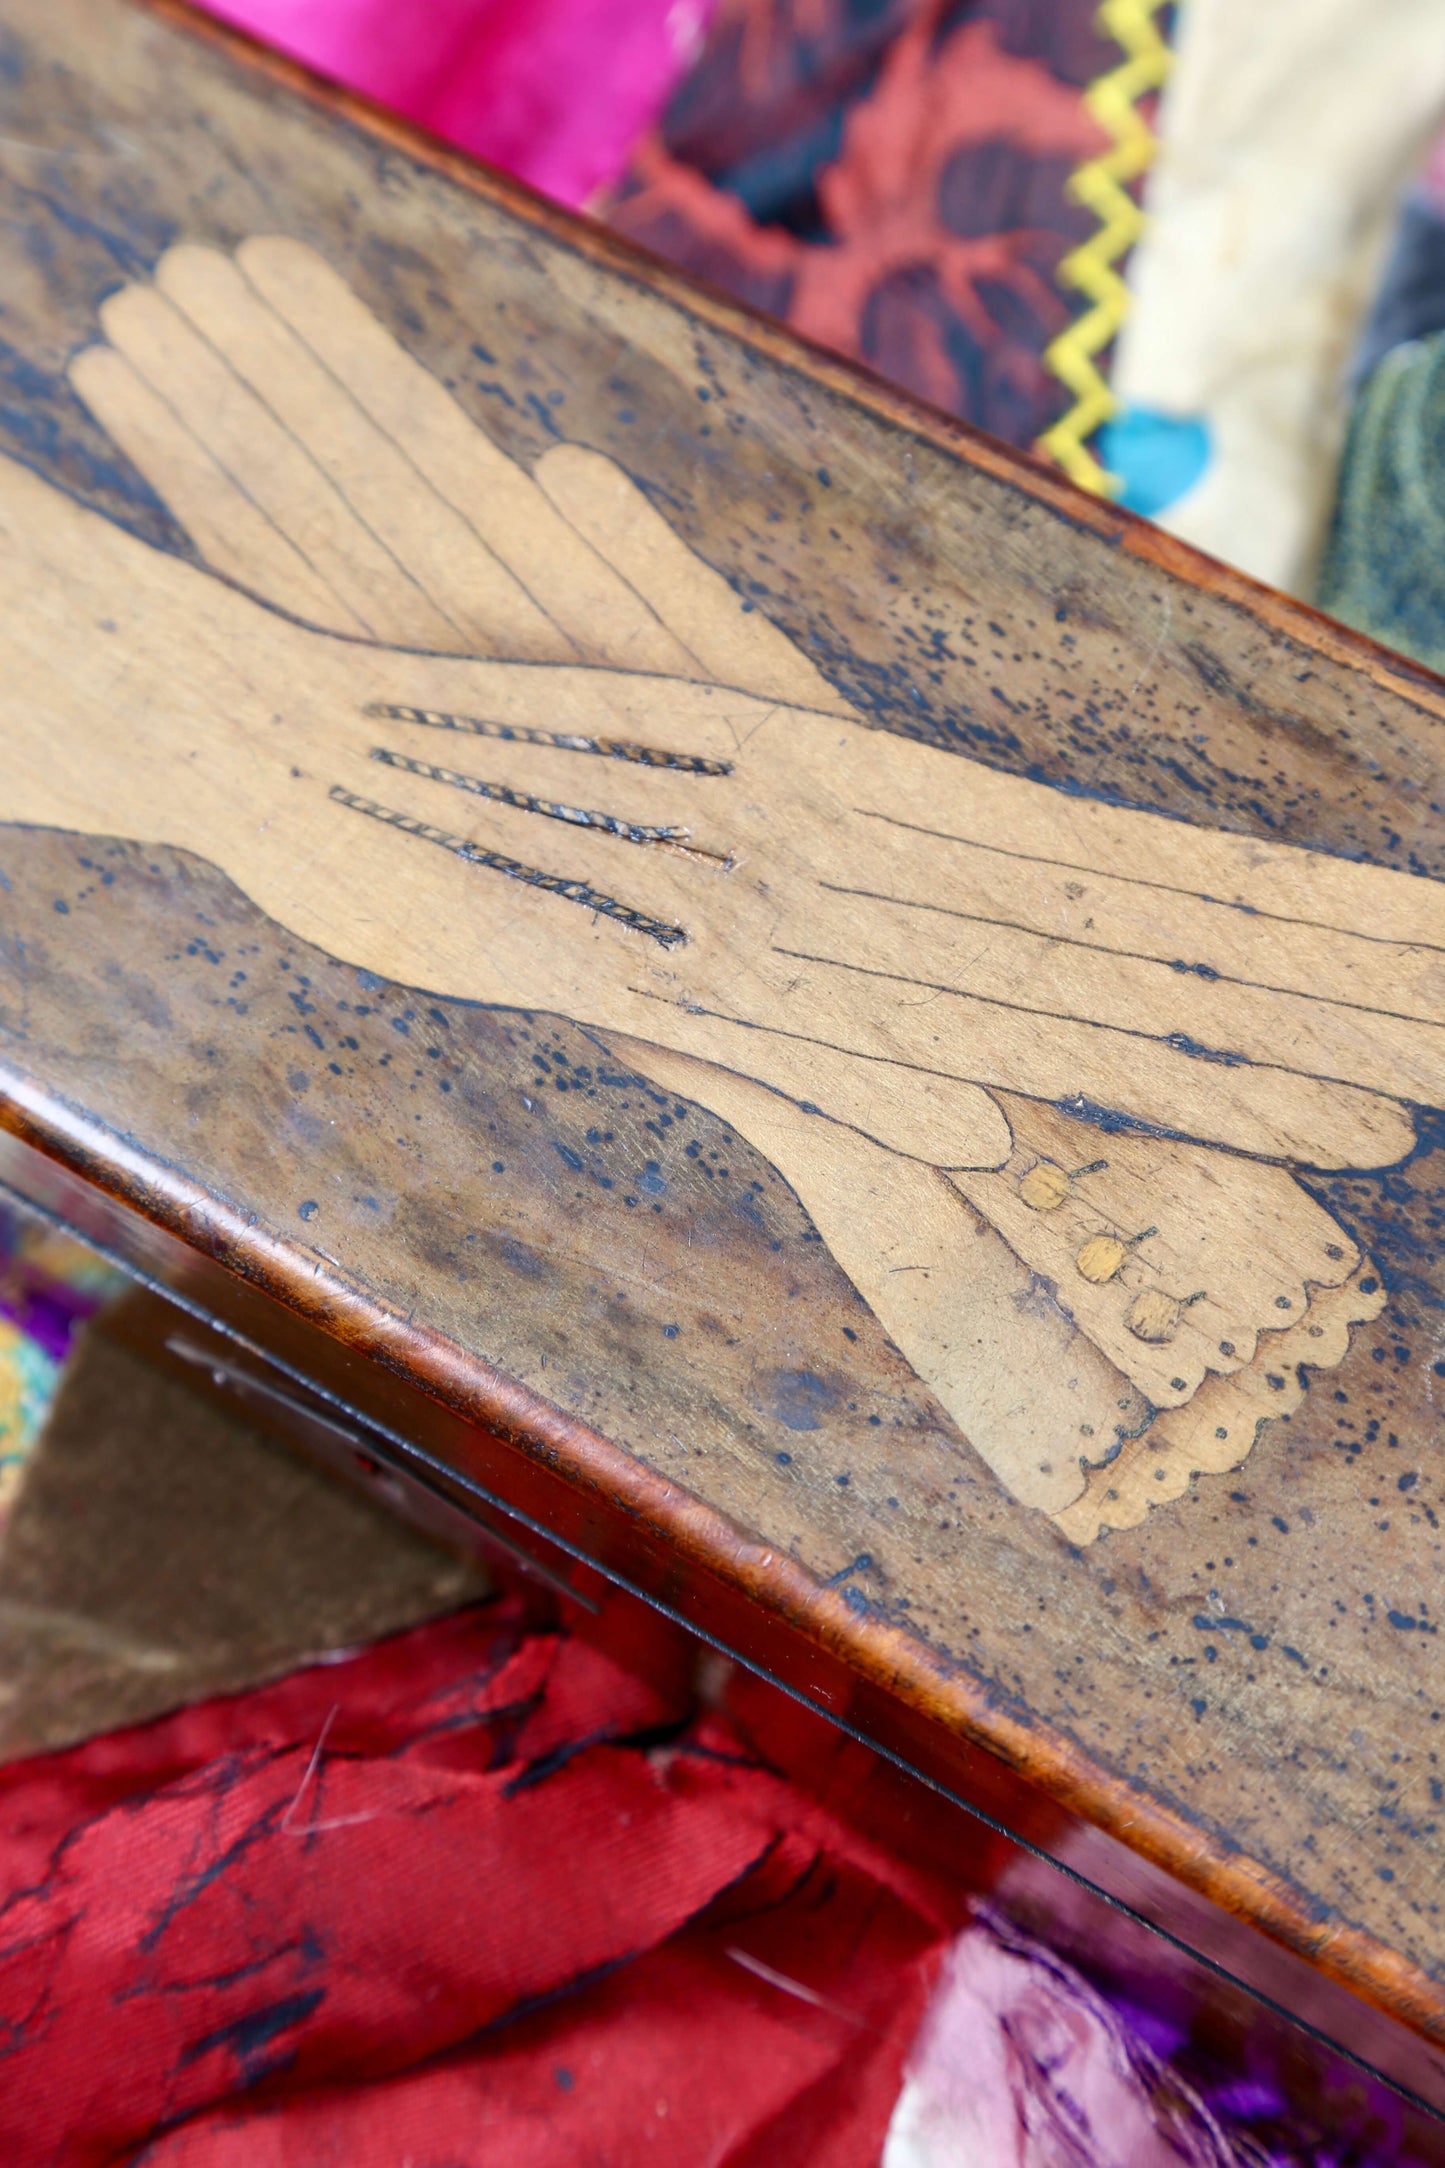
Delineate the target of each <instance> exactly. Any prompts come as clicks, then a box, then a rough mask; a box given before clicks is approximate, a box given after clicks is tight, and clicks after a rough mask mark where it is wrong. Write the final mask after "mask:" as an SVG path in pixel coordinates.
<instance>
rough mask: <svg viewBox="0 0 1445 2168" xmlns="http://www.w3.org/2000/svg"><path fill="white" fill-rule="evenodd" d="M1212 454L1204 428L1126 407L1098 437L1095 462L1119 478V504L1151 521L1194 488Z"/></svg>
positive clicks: (1186, 418) (1188, 418)
mask: <svg viewBox="0 0 1445 2168" xmlns="http://www.w3.org/2000/svg"><path fill="white" fill-rule="evenodd" d="M1212 448H1213V447H1212V445H1211V442H1210V435H1209V424H1208V423H1207V422H1205V421H1203V420H1201V419H1199V418H1198V417H1197V416H1196V415H1193V414H1158V413H1155V412H1154V411H1153V409H1152V408H1150V407H1126V408H1125V409H1124V411H1123V413H1122V414H1118V415H1116V416H1115V418H1114V420H1113V421H1111V422H1108V423H1106V425H1105V427H1104V428H1103V430H1102V431H1101V432H1100V436H1099V457H1100V458H1101V459H1102V460H1103V462H1104V465H1105V467H1106V468H1107V470H1108V472H1109V473H1110V474H1114V475H1117V476H1118V478H1119V482H1120V485H1121V486H1120V490H1119V502H1120V503H1121V504H1125V505H1127V506H1128V507H1129V510H1130V511H1131V512H1142V513H1143V514H1144V516H1145V518H1146V519H1157V518H1158V517H1159V514H1160V513H1161V512H1167V511H1168V509H1169V507H1170V505H1171V504H1177V503H1178V501H1179V499H1180V498H1181V497H1182V496H1183V495H1184V494H1185V492H1186V491H1188V490H1191V489H1192V488H1193V487H1194V484H1195V483H1196V482H1197V481H1198V480H1199V477H1200V476H1201V475H1202V474H1203V472H1204V470H1205V468H1206V467H1207V466H1208V465H1209V459H1210V453H1211V451H1212Z"/></svg>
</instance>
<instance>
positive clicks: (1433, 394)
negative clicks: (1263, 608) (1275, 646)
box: [1317, 332, 1445, 672]
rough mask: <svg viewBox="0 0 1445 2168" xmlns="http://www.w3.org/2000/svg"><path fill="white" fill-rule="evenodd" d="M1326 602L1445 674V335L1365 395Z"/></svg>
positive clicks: (1419, 346) (1338, 516) (1344, 481)
mask: <svg viewBox="0 0 1445 2168" xmlns="http://www.w3.org/2000/svg"><path fill="white" fill-rule="evenodd" d="M1317 600H1318V602H1319V605H1320V608H1321V609H1322V610H1328V611H1329V613H1330V615H1331V616H1332V617H1338V618H1341V619H1343V621H1344V622H1345V624H1347V625H1353V626H1355V627H1356V628H1357V630H1358V631H1360V632H1367V633H1369V634H1370V635H1371V637H1372V638H1374V639H1376V640H1381V641H1383V642H1384V643H1385V645H1386V646H1387V647H1393V648H1398V649H1399V650H1400V652H1401V653H1402V654H1406V655H1411V656H1413V657H1414V659H1415V660H1416V661H1417V662H1422V663H1424V664H1425V666H1426V667H1427V668H1428V669H1431V670H1439V671H1442V672H1445V332H1436V333H1435V334H1434V335H1433V336H1432V337H1430V338H1428V339H1418V340H1412V341H1410V343H1409V344H1408V345H1405V346H1397V347H1396V348H1395V349H1394V350H1393V352H1391V353H1389V354H1387V355H1386V356H1385V358H1384V360H1383V361H1382V362H1381V363H1380V364H1379V366H1378V367H1377V368H1376V369H1375V370H1374V371H1373V373H1372V374H1371V376H1370V378H1369V381H1368V383H1367V384H1366V385H1365V388H1364V390H1363V392H1362V393H1361V394H1360V398H1359V400H1358V402H1357V404H1356V407H1355V412H1354V417H1353V419H1352V421H1351V424H1350V433H1349V440H1348V442H1347V444H1346V446H1345V457H1344V464H1343V466H1342V468H1341V473H1340V488H1339V496H1338V500H1337V503H1336V507H1335V518H1334V525H1333V529H1332V531H1331V534H1330V539H1329V543H1328V546H1327V548H1326V551H1325V556H1324V562H1323V564H1322V566H1321V568H1320V579H1319V591H1318V595H1317Z"/></svg>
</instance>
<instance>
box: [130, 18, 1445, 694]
mask: <svg viewBox="0 0 1445 2168" xmlns="http://www.w3.org/2000/svg"><path fill="white" fill-rule="evenodd" d="M124 4H125V5H126V6H128V7H129V8H131V9H132V10H133V11H136V12H139V13H141V14H144V15H150V16H153V17H155V18H157V19H158V20H160V21H162V22H164V23H166V24H167V25H168V26H169V27H170V28H172V29H174V30H177V31H181V32H183V33H187V34H189V35H190V36H192V37H195V38H198V39H199V40H201V42H202V43H204V44H206V45H209V46H211V47H213V48H214V49H215V50H217V51H218V52H220V53H222V54H223V55H225V56H226V57H227V58H229V59H230V60H233V61H235V62H237V63H239V64H241V65H242V66H244V67H246V68H248V69H250V70H251V71H252V73H253V74H258V75H260V76H263V77H264V78H265V79H266V80H267V81H268V82H270V83H272V84H274V85H275V86H276V87H277V88H278V89H280V90H284V91H288V92H290V93H291V94H292V95H293V96H295V97H298V98H300V99H302V100H304V101H305V102H307V103H309V104H311V105H313V106H317V107H319V108H321V109H322V110H323V111H324V112H326V113H327V114H329V115H330V116H332V117H333V118H335V119H337V120H340V121H342V122H344V123H345V124H347V125H348V126H350V127H352V128H355V129H358V130H360V131H361V132H362V133H363V134H366V135H369V136H372V137H375V138H377V139H379V140H380V141H382V142H383V143H385V144H386V145H387V146H388V148H389V149H392V150H395V151H398V152H400V153H402V155H404V156H405V157H406V158H408V159H410V160H412V161H413V162H414V163H416V164H417V165H421V166H426V167H428V168H429V169H430V170H431V171H432V172H434V173H438V174H440V175H442V176H443V178H444V179H446V180H447V181H449V182H451V183H452V184H453V185H454V186H455V187H457V188H460V189H463V190H465V191H466V192H467V193H468V194H470V195H473V196H479V197H481V198H482V199H483V200H484V201H486V202H488V203H491V204H494V205H496V206H497V207H498V208H499V209H501V210H503V211H506V212H507V213H508V214H509V215H510V216H512V217H513V218H516V219H518V220H520V221H521V222H522V223H524V224H526V225H529V226H532V227H534V228H535V229H536V230H538V231H539V232H541V233H544V234H545V235H546V236H547V238H548V240H550V241H552V242H554V243H556V244H557V245H558V246H560V247H563V248H566V249H568V250H570V251H571V253H573V254H574V255H579V256H584V257H586V258H587V260H588V261H589V262H591V263H593V264H598V265H602V266H604V267H605V268H606V269H607V270H608V271H610V272H612V273H613V274H614V275H615V276H617V277H619V278H622V279H625V280H627V281H628V282H629V283H630V284H632V285H634V286H639V287H644V288H646V289H648V290H649V291H651V292H652V293H655V294H657V295H659V296H660V297H661V298H662V299H663V300H665V301H668V302H670V303H672V304H673V305H674V306H675V307H678V308H681V309H685V310H686V312H687V313H688V314H689V315H690V316H694V317H696V318H698V319H699V320H700V321H702V322H703V323H706V324H707V325H708V326H709V327H710V328H711V329H713V330H716V331H720V332H722V333H724V334H725V335H726V336H727V337H729V338H731V339H734V340H736V341H737V343H738V344H739V345H741V346H743V347H745V348H747V350H748V351H749V352H750V353H752V354H755V355H757V356H759V357H760V358H763V359H766V360H767V361H768V362H769V363H771V364H772V365H773V366H774V367H775V368H777V369H779V370H781V371H783V372H784V373H786V374H789V375H794V376H799V375H800V376H804V377H806V378H807V379H808V381H809V382H811V383H814V384H821V385H824V386H826V388H827V389H828V390H829V391H831V392H833V393H835V394H837V395H838V396H839V397H841V398H844V399H847V400H849V401H851V403H852V404H853V405H854V406H857V407H860V408H862V409H863V410H865V411H866V412H868V413H870V414H873V415H875V416H877V417H878V418H879V419H881V420H883V421H886V422H888V423H890V424H891V425H892V426H893V427H894V428H896V429H899V430H902V431H904V432H905V433H906V434H908V435H910V436H912V437H915V438H917V439H919V440H921V441H923V442H925V443H927V444H929V445H931V446H933V447H935V448H937V449H940V450H943V451H946V452H949V453H951V454H952V455H953V456H954V457H955V458H958V459H961V460H963V461H964V462H965V463H966V464H967V465H969V466H971V467H974V468H976V469H977V470H978V471H979V472H980V473H983V474H987V475H988V476H990V478H991V479H993V480H995V481H1001V482H1007V483H1009V484H1010V485H1011V486H1012V487H1013V488H1015V489H1016V490H1018V491H1019V492H1020V493H1021V494H1023V495H1024V496H1027V497H1029V498H1031V499H1033V501H1034V502H1036V503H1038V504H1040V505H1044V506H1047V508H1048V509H1049V510H1050V511H1051V512H1054V513H1056V514H1057V515H1058V516H1059V517H1060V518H1062V519H1065V520H1067V521H1069V523H1070V524H1071V525H1073V526H1075V527H1080V528H1083V529H1085V530H1086V531H1087V532H1089V533H1090V534H1093V535H1096V536H1097V537H1098V538H1099V539H1100V540H1101V541H1103V542H1105V543H1108V544H1109V545H1111V546H1112V547H1114V548H1117V549H1121V550H1123V551H1124V552H1125V553H1126V554H1127V555H1129V556H1131V557H1136V558H1139V559H1141V560H1142V561H1143V562H1145V563H1146V564H1152V565H1154V566H1156V567H1157V568H1158V569H1159V570H1160V571H1161V572H1166V573H1168V574H1170V575H1171V576H1172V577H1174V578H1176V579H1180V580H1183V581H1185V582H1186V583H1187V584H1188V585H1190V586H1192V587H1197V588H1200V589H1201V590H1203V591H1204V592H1206V593H1208V594H1211V595H1212V596H1214V597H1215V599H1216V600H1219V601H1223V602H1226V603H1228V604H1230V605H1232V606H1233V607H1235V608H1237V609H1239V610H1241V611H1243V612H1244V613H1245V614H1246V615H1248V616H1250V617H1253V618H1255V619H1256V620H1257V621H1258V622H1259V623H1260V624H1262V625H1264V626H1266V627H1267V628H1268V629H1269V630H1270V631H1271V632H1274V633H1277V634H1281V635H1283V636H1284V637H1286V638H1288V639H1292V640H1294V641H1296V642H1298V643H1299V644H1301V645H1302V646H1304V647H1307V648H1309V649H1311V650H1312V651H1314V652H1315V653H1317V654H1320V655H1324V656H1326V657H1328V659H1329V660H1330V661H1332V662H1334V663H1337V664H1339V665H1340V666H1342V667H1343V668H1345V669H1348V670H1353V671H1355V672H1357V673H1358V674H1359V675H1360V676H1362V677H1364V678H1367V679H1368V680H1369V681H1370V682H1371V683H1372V684H1375V685H1378V686H1380V687H1381V688H1382V690H1385V691H1388V692H1391V693H1393V694H1395V695H1396V696H1397V697H1398V698H1399V699H1401V700H1404V701H1407V702H1409V703H1410V705H1411V706H1413V707H1414V708H1416V709H1417V710H1418V711H1419V712H1420V713H1421V714H1422V715H1427V716H1429V717H1431V718H1432V719H1433V720H1437V721H1442V722H1445V677H1442V676H1439V675H1437V674H1436V673H1435V672H1434V671H1432V670H1427V669H1426V668H1425V667H1424V666H1423V665H1422V664H1418V663H1415V662H1412V661H1410V660H1409V658H1407V657H1406V656H1403V655H1399V654H1396V653H1395V652H1394V651H1393V650H1392V649H1390V648H1387V647H1384V646H1382V645H1381V644H1380V643H1379V642H1378V641H1375V640H1372V639H1369V638H1368V637H1367V636H1366V635H1365V634H1363V633H1358V632H1355V631H1353V630H1351V628H1350V627H1348V626H1345V625H1341V624H1339V623H1338V622H1337V621H1336V620H1335V619H1333V618H1331V617H1327V616H1326V615H1325V614H1324V612H1323V611H1321V610H1317V609H1315V608H1313V607H1312V606H1311V605H1310V604H1308V603H1304V602H1300V601H1297V600H1296V599H1295V598H1294V597H1293V596H1290V595H1285V594H1282V593H1281V592H1280V591H1279V590H1278V589H1277V588H1273V587H1269V586H1267V585H1266V584H1265V583H1264V582H1263V581H1261V580H1256V579H1254V578H1252V577H1251V576H1250V575H1249V574H1248V573H1245V572H1240V571H1237V570H1236V569H1235V568H1234V567H1233V566H1232V565H1228V564H1225V563H1224V562H1223V561H1222V560H1221V559H1220V558H1217V557H1211V556H1209V555H1208V554H1207V552H1205V551H1204V550H1200V549H1196V548H1195V546H1194V545H1193V544H1192V543H1189V542H1181V541H1179V540H1178V539H1177V538H1176V537H1175V536H1173V535H1171V534H1168V533H1166V532H1165V531H1164V529H1163V528H1161V527H1157V526H1155V525H1154V523H1153V522H1152V521H1151V520H1147V519H1144V518H1142V517H1141V516H1140V515H1139V514H1138V513H1135V512H1129V511H1125V510H1124V508H1123V507H1122V506H1120V505H1117V504H1114V503H1112V502H1111V501H1110V500H1109V499H1107V498H1103V497H1095V496H1091V495H1089V494H1088V493H1087V492H1086V491H1084V490H1081V489H1078V488H1076V487H1075V485H1074V484H1073V483H1072V482H1070V481H1068V480H1066V478H1065V477H1064V476H1063V475H1062V474H1061V473H1060V472H1059V470H1058V469H1057V468H1056V467H1054V466H1052V465H1050V464H1049V463H1048V462H1047V461H1045V460H1043V459H1041V458H1038V457H1036V456H1035V455H1034V454H1033V453H1030V452H1023V451H1019V450H1017V449H1016V448H1015V447H1014V446H1013V445H1010V444H1005V443H1004V442H1003V441H1002V440H1001V439H999V438H997V437H991V436H989V435H987V434H986V433H985V432H984V431H983V430H981V429H977V428H975V427H974V426H973V425H972V424H971V423H969V422H965V421H960V420H959V419H958V418H957V417H956V416H955V415H951V414H948V413H946V412H945V411H944V410H943V409H942V408H939V407H935V406H932V405H930V404H929V403H928V401H927V400H925V399H922V398H919V397H918V396H917V395H916V394H914V393H912V392H907V391H904V390H902V389H901V388H900V387H899V386H897V385H896V384H892V383H890V382H889V381H888V380H887V379H886V378H885V377H881V376H878V375H877V374H875V372H874V371H873V370H871V369H870V368H868V367H867V366H866V364H864V363H862V362H858V361H853V360H849V359H847V358H845V357H843V356H842V355H839V354H836V353H834V352H833V351H832V350H831V349H830V348H828V347H825V346H820V345H818V344H816V343H815V342H814V341H813V340H811V339H808V338H806V337H804V336H803V335H802V334H801V333H799V332H796V331H794V330H792V329H791V327H789V326H787V325H784V324H782V323H779V322H778V321H777V320H776V319H775V318H773V317H769V316H767V315H765V314H764V313H763V312H762V311H761V310H759V309H754V308H752V307H750V306H749V305H748V304H747V303H745V302H741V301H737V300H735V299H733V297H732V296H731V295H729V294H724V293H722V292H721V291H719V290H718V289H717V288H715V287H712V286H709V285H708V284H707V283H706V282H705V281H704V280H702V279H699V278H696V277H694V276H692V275H691V274H690V273H687V272H683V271H679V270H678V269H677V268H676V267H675V266H674V265H672V264H669V263H668V262H667V261H666V260H665V259H664V258H662V257H660V256H656V255H654V254H653V253H652V252H651V251H650V250H648V249H645V248H643V247H641V246H639V245H638V244H637V243H635V242H633V241H629V240H625V239H623V238H621V237H620V236H618V235H616V234H614V233H612V232H610V231H609V229H608V228H607V227H605V226H603V225H601V224H599V223H598V222H597V221H596V220H593V219H589V218H587V217H586V216H584V215H583V214H581V213H578V212H575V211H569V210H566V209H564V208H563V207H562V206H561V205H560V204H557V203H554V202H552V201H551V200H550V199H549V198H548V197H546V196H542V195H539V194H538V193H537V192H536V190H535V189H532V188H530V187H528V186H527V185H526V183H525V182H522V181H517V180H513V179H512V178H511V176H510V175H508V174H505V173H502V172H499V171H498V170H497V168H495V167H493V166H488V165H486V164H484V163H483V161H482V160H481V159H479V158H475V157H473V156H472V155H471V154H470V153H468V152H465V151H459V150H456V149H454V148H453V147H452V146H451V145H450V144H447V143H444V142H443V141H441V139H440V138H439V137H437V136H434V135H431V134H429V133H428V132H427V130H425V129H424V128H421V127H418V126H417V125H416V124H415V123H414V122H411V121H406V120H402V119H400V118H399V117H398V116H397V115H396V114H394V113H390V112H388V111H387V110H386V108H385V107H383V106H379V105H377V104H375V103H374V102H373V101H372V100H371V99H369V98H366V97H363V96H361V95H360V94H359V93H357V92H355V91H350V90H347V89H346V88H345V87H344V86H343V85H341V84H339V83H337V82H335V81H333V80H332V79H330V78H329V77H326V76H323V75H319V74H317V73H316V72H315V70H313V69H311V68H308V67H306V66H305V65H304V64H303V63H302V62H300V61H295V60H289V59H287V58H286V56H285V55H284V54H281V53H277V52H275V51H274V50H273V49H272V48H271V47H269V46H266V45H263V44H261V43H260V42H259V41H258V40H257V39H255V38H252V37H251V36H249V35H248V34H247V33H246V32H244V31H241V30H236V29H233V28H232V27H231V26H230V25H228V24H224V23H220V22H218V21H216V19H215V18H214V17H213V16H210V15H205V14H203V13H201V11H200V10H199V9H198V8H196V7H194V6H192V5H191V4H190V0H124Z"/></svg>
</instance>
